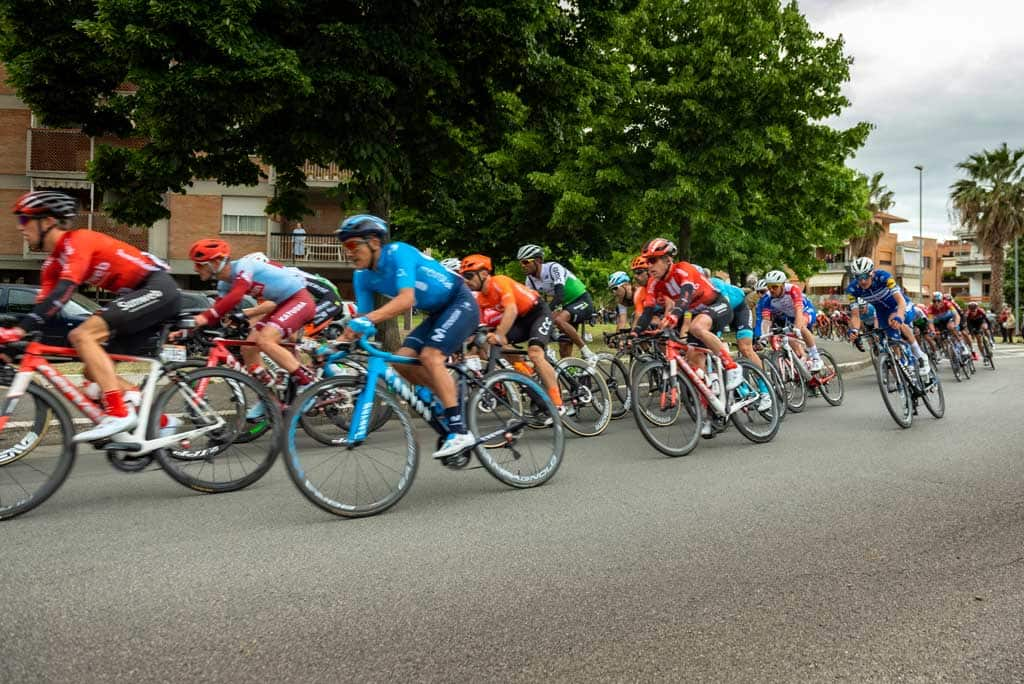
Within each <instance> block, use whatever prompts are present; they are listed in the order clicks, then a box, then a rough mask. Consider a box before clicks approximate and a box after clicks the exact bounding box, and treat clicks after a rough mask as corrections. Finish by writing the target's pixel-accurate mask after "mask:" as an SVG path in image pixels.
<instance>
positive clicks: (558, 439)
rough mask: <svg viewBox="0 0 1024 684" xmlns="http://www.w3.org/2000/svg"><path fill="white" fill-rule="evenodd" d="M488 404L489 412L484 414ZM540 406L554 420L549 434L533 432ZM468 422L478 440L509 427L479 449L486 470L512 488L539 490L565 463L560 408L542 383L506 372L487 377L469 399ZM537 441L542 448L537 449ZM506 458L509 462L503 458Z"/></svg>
mask: <svg viewBox="0 0 1024 684" xmlns="http://www.w3.org/2000/svg"><path fill="white" fill-rule="evenodd" d="M495 388H500V389H497V390H496V389H495ZM485 406H486V407H487V410H486V411H483V410H482V407H485ZM535 407H539V408H540V410H541V411H543V412H545V413H546V414H547V415H548V416H550V417H551V419H552V424H551V425H550V426H548V427H547V428H546V429H544V430H535V429H531V428H530V422H531V420H532V418H533V417H534V414H535ZM466 420H467V422H468V425H469V429H470V431H471V432H472V433H473V434H474V435H476V436H477V437H478V438H479V437H482V436H484V435H488V434H491V433H493V432H497V431H498V430H501V429H502V428H503V427H505V428H509V429H508V430H507V431H506V432H505V433H504V434H503V435H500V436H497V437H496V438H495V439H493V440H491V441H489V442H486V443H481V444H479V445H477V446H476V447H475V448H474V452H475V453H476V457H477V459H478V460H479V461H480V463H481V464H482V465H483V466H484V468H485V469H486V470H487V472H489V473H490V474H491V475H493V476H494V478H495V479H497V480H498V481H499V482H501V483H503V484H506V485H508V486H509V487H513V488H516V489H528V488H530V487H539V486H540V485H542V484H544V483H545V482H547V481H548V480H550V479H551V478H552V477H554V475H555V473H556V472H558V468H559V467H560V466H561V465H562V458H563V457H564V455H565V432H564V430H563V427H562V421H561V420H559V417H558V410H557V408H556V407H555V404H554V402H552V401H551V398H550V397H549V396H548V395H547V392H545V391H544V389H543V388H541V386H540V385H538V384H537V383H536V382H534V381H533V380H531V379H529V378H527V377H526V376H524V375H522V374H520V373H516V372H514V371H512V372H508V371H506V372H500V373H495V374H492V375H488V376H487V377H486V378H484V380H483V381H482V383H481V384H480V386H479V387H477V388H476V389H475V390H474V391H473V393H472V394H471V395H470V398H469V401H468V403H467V405H466ZM534 442H536V443H538V445H539V446H537V447H536V449H534V447H533V443H534ZM549 443H550V446H547V445H548V444H549ZM503 454H504V455H507V456H508V457H509V458H501V456H502V455H503ZM534 454H537V455H536V456H535V455H534ZM530 464H532V465H533V466H535V467H533V468H532V469H527V468H526V467H525V466H527V465H530Z"/></svg>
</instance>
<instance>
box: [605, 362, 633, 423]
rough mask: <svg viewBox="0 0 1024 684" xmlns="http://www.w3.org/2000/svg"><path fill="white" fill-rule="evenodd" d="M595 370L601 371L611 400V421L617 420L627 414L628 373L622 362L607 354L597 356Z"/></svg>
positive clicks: (628, 403) (628, 404)
mask: <svg viewBox="0 0 1024 684" xmlns="http://www.w3.org/2000/svg"><path fill="white" fill-rule="evenodd" d="M597 369H598V370H599V371H601V376H602V377H603V378H604V383H605V384H606V385H607V386H608V393H609V395H610V396H611V399H612V420H617V419H619V418H621V417H622V416H624V415H626V414H627V413H629V406H630V402H629V371H628V370H626V365H625V364H624V363H622V361H620V360H619V359H618V358H616V357H615V355H614V354H609V353H608V352H600V353H599V354H598V355H597Z"/></svg>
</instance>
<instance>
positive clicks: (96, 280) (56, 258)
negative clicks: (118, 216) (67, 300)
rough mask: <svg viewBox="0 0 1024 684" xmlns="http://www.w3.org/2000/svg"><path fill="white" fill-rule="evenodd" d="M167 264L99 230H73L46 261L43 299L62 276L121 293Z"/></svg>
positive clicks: (40, 299) (63, 236)
mask: <svg viewBox="0 0 1024 684" xmlns="http://www.w3.org/2000/svg"><path fill="white" fill-rule="evenodd" d="M166 270H168V268H167V264H165V263H164V262H162V261H160V260H159V259H157V258H156V257H155V256H153V255H151V254H148V253H146V252H143V251H141V250H139V249H137V248H135V247H133V246H131V245H129V244H128V243H126V242H121V241H120V240H118V239H117V238H113V237H111V236H109V235H107V234H105V233H100V232H97V231H95V230H71V231H68V232H67V233H65V234H64V235H62V236H61V238H60V240H58V241H57V244H56V245H54V248H53V252H52V253H51V254H50V256H48V257H47V258H46V260H45V261H44V262H43V267H42V274H41V276H40V284H41V287H40V289H39V295H38V297H36V301H39V302H41V301H42V300H43V299H45V298H46V295H48V294H49V293H50V291H51V290H53V288H54V286H56V284H57V283H58V282H59V281H61V280H68V281H70V282H72V283H74V284H75V285H81V284H83V283H85V284H87V285H94V286H96V287H99V288H102V289H104V290H109V291H111V292H116V293H118V294H121V293H124V292H128V291H130V290H133V289H135V287H136V286H137V285H139V283H141V282H142V281H143V280H145V279H146V278H148V277H149V276H150V274H152V273H156V272H157V271H166Z"/></svg>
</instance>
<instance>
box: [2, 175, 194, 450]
mask: <svg viewBox="0 0 1024 684" xmlns="http://www.w3.org/2000/svg"><path fill="white" fill-rule="evenodd" d="M75 209H76V202H75V200H74V199H73V198H72V197H69V196H68V195H65V194H63V193H60V192H52V191H48V190H36V191H33V192H28V193H25V194H24V195H22V196H21V197H19V198H18V199H17V201H15V203H14V207H13V212H14V213H15V214H16V215H17V216H18V231H19V232H20V233H21V235H22V237H23V238H24V239H25V241H26V242H27V243H28V245H29V247H30V248H32V249H33V250H35V251H49V252H50V255H49V256H48V257H47V258H46V260H45V261H44V262H43V266H42V269H41V275H40V283H41V287H40V289H39V296H38V297H37V299H36V306H35V308H34V309H33V310H32V311H31V312H30V313H28V314H26V315H25V316H23V317H22V318H21V319H20V320H19V321H18V325H17V326H16V327H14V328H9V329H2V330H0V344H2V343H8V342H13V341H15V340H18V339H21V338H22V337H23V336H24V335H25V333H26V332H30V331H33V330H36V329H37V328H39V327H41V326H42V324H43V323H44V322H45V321H47V320H48V319H50V318H52V317H53V316H55V315H57V313H58V312H59V311H60V310H61V308H62V307H63V306H64V305H65V304H67V302H68V300H69V299H71V295H72V294H74V292H75V290H76V289H77V288H78V287H79V286H80V285H82V284H83V283H86V284H88V285H93V286H95V287H99V288H102V289H104V290H109V291H111V292H115V293H117V295H118V296H117V297H116V298H115V299H114V300H113V301H111V302H110V303H109V304H107V306H105V307H103V308H102V309H100V310H99V311H97V312H96V313H95V314H93V315H92V316H90V317H89V318H88V319H86V320H85V322H83V323H82V324H81V325H79V326H78V327H77V328H75V329H74V330H72V331H71V333H70V334H69V335H68V340H69V341H70V342H71V346H73V347H74V348H75V351H77V352H78V355H79V357H80V358H81V359H82V363H83V365H84V366H85V375H86V377H88V378H91V379H92V380H94V381H95V382H96V383H97V384H98V385H99V388H100V391H101V392H102V394H103V407H104V416H103V418H102V419H101V420H100V422H99V423H98V424H97V425H96V427H94V428H92V429H91V430H86V431H85V432H81V433H79V434H77V435H75V437H74V438H73V441H75V442H92V441H96V440H99V439H105V438H107V437H112V436H114V435H116V434H118V433H121V432H126V431H129V430H131V429H132V428H134V427H135V425H136V424H137V422H138V416H137V415H136V413H135V410H134V409H133V408H131V407H130V406H128V405H126V404H125V400H124V394H123V391H124V390H125V389H128V388H130V387H131V385H130V384H129V383H127V382H125V381H124V380H122V379H121V378H119V377H118V376H117V373H116V371H115V369H114V362H113V360H111V358H110V357H109V356H108V355H107V354H108V353H116V352H121V353H129V354H130V353H132V352H133V351H134V350H135V349H138V348H139V347H140V346H141V345H143V344H144V343H145V342H146V341H147V340H148V339H149V338H150V337H151V336H152V335H153V334H154V333H155V332H156V329H157V328H158V326H160V325H161V324H162V323H163V322H164V321H166V320H167V319H169V318H173V317H174V316H176V315H177V314H178V312H179V311H180V310H181V291H180V290H179V289H178V286H177V284H176V283H175V282H174V279H173V278H171V276H170V274H169V273H168V267H167V265H166V264H165V263H163V262H162V261H160V260H159V259H157V258H156V257H154V256H153V255H151V254H147V253H146V252H142V251H140V250H138V249H136V248H135V247H133V246H131V245H129V244H128V243H125V242H121V241H120V240H117V239H115V238H112V237H110V236H109V235H106V234H104V233H100V232H97V231H92V230H71V229H70V228H71V226H70V221H71V219H72V218H73V217H74V216H75ZM108 341H109V342H110V344H109V345H108V347H107V349H106V350H104V348H103V344H104V343H105V342H108Z"/></svg>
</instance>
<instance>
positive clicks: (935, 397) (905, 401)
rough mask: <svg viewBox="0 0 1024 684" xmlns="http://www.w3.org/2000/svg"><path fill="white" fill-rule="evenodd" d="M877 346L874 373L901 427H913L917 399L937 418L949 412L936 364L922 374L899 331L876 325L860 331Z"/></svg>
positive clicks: (889, 409)
mask: <svg viewBox="0 0 1024 684" xmlns="http://www.w3.org/2000/svg"><path fill="white" fill-rule="evenodd" d="M861 337H866V338H868V340H869V341H870V343H871V344H872V347H873V348H877V350H878V357H877V360H876V362H875V375H876V377H877V379H878V388H879V390H880V391H881V392H882V400H883V401H884V402H885V408H886V409H888V411H889V415H891V416H892V419H893V420H895V421H896V424H897V425H899V426H900V427H901V428H908V427H910V425H911V423H913V421H914V416H915V415H917V403H918V400H920V401H922V402H923V403H924V405H925V408H927V409H928V412H929V413H931V414H932V415H933V416H935V417H936V418H942V416H943V415H945V413H946V397H945V394H944V393H943V391H942V381H940V380H939V376H938V374H937V373H936V372H935V368H934V367H932V368H930V369H929V372H928V374H927V375H922V374H921V372H920V370H921V368H920V365H919V362H918V360H917V356H915V354H914V352H913V350H912V349H911V348H910V345H909V344H908V343H907V342H906V340H904V339H903V337H902V336H901V335H900V334H899V332H898V331H893V330H892V329H891V328H886V329H881V328H875V329H874V330H872V331H870V332H865V333H862V334H861Z"/></svg>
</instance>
